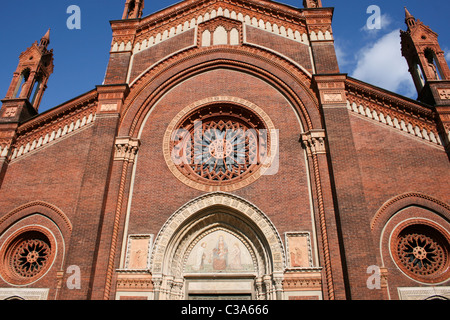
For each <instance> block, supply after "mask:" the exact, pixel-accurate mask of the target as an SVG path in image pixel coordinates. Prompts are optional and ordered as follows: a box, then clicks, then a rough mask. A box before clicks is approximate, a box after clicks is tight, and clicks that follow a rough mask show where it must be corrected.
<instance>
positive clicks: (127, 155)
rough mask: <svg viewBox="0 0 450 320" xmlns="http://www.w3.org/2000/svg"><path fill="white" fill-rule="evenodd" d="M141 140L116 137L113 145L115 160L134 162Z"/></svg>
mask: <svg viewBox="0 0 450 320" xmlns="http://www.w3.org/2000/svg"><path fill="white" fill-rule="evenodd" d="M140 145H141V142H140V141H139V139H136V138H130V137H123V138H117V139H116V145H115V154H114V160H115V161H128V162H131V163H134V159H135V158H136V154H137V152H138V150H139V147H140Z"/></svg>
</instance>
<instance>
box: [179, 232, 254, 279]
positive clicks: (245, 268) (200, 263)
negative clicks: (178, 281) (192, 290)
mask: <svg viewBox="0 0 450 320" xmlns="http://www.w3.org/2000/svg"><path fill="white" fill-rule="evenodd" d="M250 271H254V265H253V260H252V257H251V255H250V252H249V251H248V249H247V248H246V247H245V245H244V244H243V243H242V241H241V240H239V239H238V238H237V237H235V236H233V235H232V234H230V233H227V232H224V231H216V232H213V233H211V234H209V235H207V236H206V237H204V238H202V239H201V240H200V241H199V242H198V243H197V244H196V245H195V247H194V248H193V249H192V251H191V253H190V255H189V258H188V260H187V264H186V269H185V272H186V273H217V272H250Z"/></svg>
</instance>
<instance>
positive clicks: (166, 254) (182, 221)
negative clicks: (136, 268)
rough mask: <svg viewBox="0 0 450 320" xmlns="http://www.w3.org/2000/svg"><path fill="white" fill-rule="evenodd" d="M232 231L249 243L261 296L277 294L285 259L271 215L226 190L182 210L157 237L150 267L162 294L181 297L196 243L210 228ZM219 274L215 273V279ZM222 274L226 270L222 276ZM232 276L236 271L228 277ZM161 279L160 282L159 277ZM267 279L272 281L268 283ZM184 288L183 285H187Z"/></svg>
mask: <svg viewBox="0 0 450 320" xmlns="http://www.w3.org/2000/svg"><path fill="white" fill-rule="evenodd" d="M215 231H222V232H224V233H230V234H233V236H235V237H236V238H238V239H239V240H240V241H241V244H244V246H245V247H247V250H248V251H249V252H250V254H251V256H252V260H253V265H254V270H253V271H252V272H250V273H252V274H253V275H252V276H253V278H252V279H253V281H255V287H257V282H258V279H259V281H260V282H263V281H264V282H265V287H264V289H263V288H262V287H261V288H259V289H258V288H256V289H255V290H256V291H257V293H256V294H257V295H258V297H259V298H262V297H264V298H265V299H271V298H275V296H276V291H281V286H277V285H275V283H276V282H277V280H278V284H280V281H281V280H282V276H283V272H284V269H285V267H286V259H285V253H284V248H283V244H282V241H281V237H280V235H279V234H278V232H277V230H276V228H275V226H274V225H273V223H272V222H271V221H270V219H269V218H268V217H267V216H266V215H265V214H264V213H263V212H262V211H261V210H260V209H259V208H258V207H256V206H255V205H253V204H251V203H249V202H248V201H246V200H244V199H242V198H240V197H237V196H234V195H231V194H228V193H222V192H215V193H209V194H206V195H203V196H200V197H198V198H196V199H194V200H192V201H190V202H189V203H186V204H185V205H184V206H182V207H181V208H180V209H178V210H177V211H176V212H175V213H174V214H173V215H172V216H171V217H170V218H169V219H168V220H167V221H166V223H165V224H164V226H163V227H162V228H161V230H160V232H159V234H158V236H157V237H156V240H155V244H154V248H153V252H152V257H151V266H150V270H151V272H152V276H153V281H154V283H158V282H159V284H158V288H157V290H158V291H159V292H161V295H160V296H159V297H158V298H162V299H178V298H183V296H184V293H183V292H185V291H186V288H185V280H186V279H185V273H184V270H185V267H186V260H187V257H188V256H189V254H190V252H191V251H192V248H193V247H194V245H195V244H196V243H197V242H199V241H200V240H201V239H202V238H204V237H205V236H206V235H208V234H209V233H211V232H215ZM220 275H221V274H220V273H219V274H214V275H212V276H213V278H212V279H216V280H217V278H220V277H219V276H220ZM222 275H223V274H222ZM229 276H231V279H234V276H235V275H233V274H231V275H229ZM158 279H159V280H158ZM267 281H268V282H269V283H270V284H267ZM183 288H184V289H183Z"/></svg>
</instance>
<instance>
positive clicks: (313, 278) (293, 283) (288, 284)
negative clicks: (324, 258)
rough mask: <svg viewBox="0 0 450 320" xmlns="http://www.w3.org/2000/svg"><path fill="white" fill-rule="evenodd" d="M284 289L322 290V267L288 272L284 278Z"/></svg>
mask: <svg viewBox="0 0 450 320" xmlns="http://www.w3.org/2000/svg"><path fill="white" fill-rule="evenodd" d="M283 289H284V291H304V290H322V273H321V269H320V268H310V269H304V270H303V271H298V272H287V273H285V275H284V280H283Z"/></svg>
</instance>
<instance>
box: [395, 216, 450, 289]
mask: <svg viewBox="0 0 450 320" xmlns="http://www.w3.org/2000/svg"><path fill="white" fill-rule="evenodd" d="M391 250H392V252H393V254H394V260H395V262H396V264H397V265H398V267H399V268H400V269H401V270H402V271H403V272H405V273H406V274H407V275H408V276H410V277H411V278H413V279H415V280H418V281H421V282H427V283H437V282H441V281H444V280H446V279H448V278H449V276H450V269H449V240H448V237H446V236H444V235H443V234H442V233H441V232H440V231H438V230H437V229H436V228H433V227H432V226H430V225H425V224H411V225H407V226H404V227H403V228H398V229H397V231H396V232H395V234H394V237H393V238H392V243H391Z"/></svg>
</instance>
